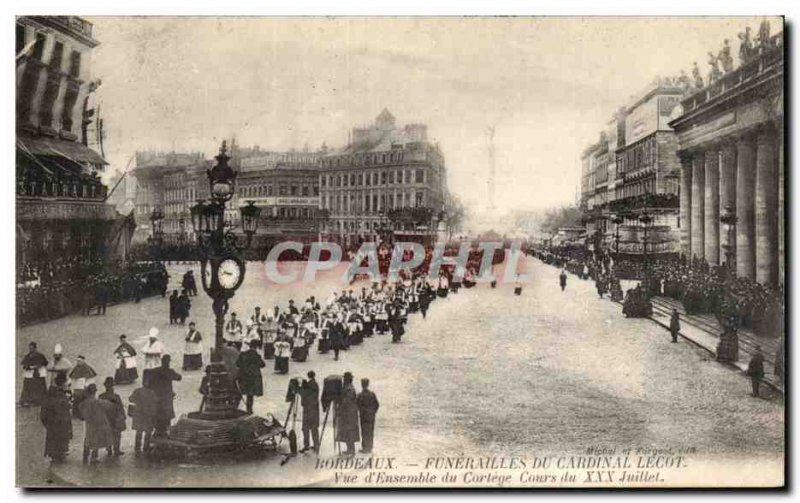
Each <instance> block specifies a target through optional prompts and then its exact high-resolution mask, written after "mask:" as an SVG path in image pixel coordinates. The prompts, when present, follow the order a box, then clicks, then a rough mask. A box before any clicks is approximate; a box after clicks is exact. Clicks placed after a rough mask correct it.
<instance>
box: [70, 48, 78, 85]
mask: <svg viewBox="0 0 800 503" xmlns="http://www.w3.org/2000/svg"><path fill="white" fill-rule="evenodd" d="M69 75H70V77H75V78H76V79H77V78H78V77H80V75H81V53H80V52H78V51H72V54H70V57H69Z"/></svg>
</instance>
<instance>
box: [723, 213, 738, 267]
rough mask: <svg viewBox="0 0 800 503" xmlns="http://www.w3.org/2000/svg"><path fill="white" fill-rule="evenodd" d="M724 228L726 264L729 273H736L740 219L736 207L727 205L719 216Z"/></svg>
mask: <svg viewBox="0 0 800 503" xmlns="http://www.w3.org/2000/svg"><path fill="white" fill-rule="evenodd" d="M719 221H720V222H721V223H722V229H723V231H724V232H725V240H726V242H725V244H724V245H722V247H723V249H724V250H725V265H726V266H727V268H728V271H727V272H728V275H729V276H731V277H732V276H733V275H734V274H736V263H735V262H736V224H737V222H738V221H739V219H738V217H737V216H736V209H735V208H734V207H733V206H726V207H725V210H724V212H723V213H722V215H721V216H720V217H719Z"/></svg>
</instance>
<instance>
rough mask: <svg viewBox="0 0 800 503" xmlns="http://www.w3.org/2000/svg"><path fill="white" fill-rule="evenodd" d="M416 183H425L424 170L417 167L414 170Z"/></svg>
mask: <svg viewBox="0 0 800 503" xmlns="http://www.w3.org/2000/svg"><path fill="white" fill-rule="evenodd" d="M414 182H416V183H425V172H424V171H422V170H421V169H418V170H417V172H416V177H415V179H414Z"/></svg>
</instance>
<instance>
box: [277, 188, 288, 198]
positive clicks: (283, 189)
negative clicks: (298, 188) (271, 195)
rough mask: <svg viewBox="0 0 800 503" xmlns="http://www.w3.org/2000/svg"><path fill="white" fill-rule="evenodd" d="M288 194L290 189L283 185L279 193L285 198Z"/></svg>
mask: <svg viewBox="0 0 800 503" xmlns="http://www.w3.org/2000/svg"><path fill="white" fill-rule="evenodd" d="M287 192H288V188H287V187H286V185H281V186H280V188H279V189H278V193H279V194H280V195H282V196H285V195H286V193H287Z"/></svg>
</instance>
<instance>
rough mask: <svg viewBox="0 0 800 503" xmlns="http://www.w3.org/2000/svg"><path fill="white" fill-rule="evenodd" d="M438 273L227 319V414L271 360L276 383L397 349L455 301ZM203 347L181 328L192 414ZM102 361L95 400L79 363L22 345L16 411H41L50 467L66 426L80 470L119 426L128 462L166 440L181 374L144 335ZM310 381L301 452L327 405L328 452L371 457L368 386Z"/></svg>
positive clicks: (194, 332) (255, 389)
mask: <svg viewBox="0 0 800 503" xmlns="http://www.w3.org/2000/svg"><path fill="white" fill-rule="evenodd" d="M472 265H473V266H474V265H475V264H472ZM443 270H444V272H443V273H442V274H441V275H440V277H439V278H437V279H430V278H428V277H427V276H426V275H425V274H423V273H422V271H420V272H418V273H416V274H412V273H410V272H406V273H404V274H401V277H400V278H399V279H398V280H397V281H395V282H389V281H387V280H386V279H382V280H381V281H377V282H373V283H371V284H370V285H369V286H364V287H362V288H360V289H345V290H341V291H337V292H333V293H332V294H331V296H330V297H329V298H328V299H325V300H324V301H320V300H318V299H316V298H315V297H313V296H312V297H309V298H307V299H305V301H304V302H303V303H302V304H295V302H294V301H293V300H290V301H289V303H288V305H287V306H286V307H285V309H280V308H279V307H278V306H275V307H274V308H273V309H271V310H269V311H267V312H262V310H261V308H260V307H258V306H256V307H255V308H254V309H253V312H252V314H250V315H249V316H245V317H244V320H240V319H239V317H238V316H237V314H236V313H234V312H231V313H230V314H229V315H228V316H227V317H226V320H225V323H224V337H223V342H224V343H223V344H222V347H221V349H220V354H219V360H220V361H221V362H223V363H224V365H225V367H226V370H227V381H226V382H225V383H224V385H225V386H227V389H228V390H229V391H230V393H229V396H230V397H231V400H232V402H231V405H232V406H234V407H236V408H240V407H242V405H243V406H244V410H245V411H246V412H247V413H252V412H253V407H254V402H255V400H256V399H257V397H260V396H263V395H264V386H263V376H262V369H264V368H265V367H266V366H267V362H268V361H269V360H273V362H274V363H273V370H274V372H275V373H276V374H287V373H288V372H289V368H290V365H296V364H301V363H303V362H308V361H309V359H310V354H311V353H312V352H314V351H315V352H316V353H317V354H318V355H320V356H321V355H331V356H332V359H333V360H334V361H338V360H339V359H340V357H341V354H342V352H346V351H349V350H351V349H352V348H353V347H354V346H357V345H359V344H362V343H364V341H365V340H368V339H370V338H373V337H378V336H382V335H391V342H392V343H400V342H401V341H402V338H403V336H404V334H405V325H406V323H407V321H408V318H409V316H410V315H413V314H414V313H419V314H420V315H421V316H422V317H423V318H425V317H426V315H427V312H428V309H429V307H430V305H431V303H432V302H434V301H435V300H436V299H437V298H444V297H447V296H448V295H450V294H455V293H458V290H459V288H461V286H462V285H461V283H460V282H458V281H455V280H453V277H452V273H453V269H452V267H449V268H447V267H445V268H444V269H443ZM193 281H194V278H193V275H192V274H190V273H187V275H186V276H184V278H183V279H182V281H181V285H182V286H183V287H184V288H183V295H185V296H186V297H190V296H191V295H190V293H191V294H196V287H195V286H194V285H193ZM463 286H464V287H466V288H470V287H471V286H474V283H472V284H468V283H467V282H465V284H464V285H463ZM193 288H194V290H193ZM171 305H172V302H171ZM173 314H174V313H173V312H171V313H170V317H172V316H173ZM171 321H174V320H171ZM243 321H244V322H243ZM203 343H204V338H203V335H202V334H201V333H200V331H199V330H198V329H197V326H196V324H195V323H194V322H190V323H189V325H188V330H187V332H186V335H185V337H184V347H183V359H182V371H183V372H184V373H185V372H193V371H200V372H202V371H203V369H204V368H205V376H204V377H203V378H202V381H201V385H200V389H199V391H200V393H201V395H203V397H204V398H203V401H202V403H201V406H200V410H201V412H202V410H203V407H204V404H205V397H206V396H207V395H208V393H209V390H210V386H212V383H211V367H210V366H209V365H208V364H209V363H210V356H211V353H213V351H212V352H207V351H206V350H205V349H204V345H203ZM111 356H112V357H113V358H114V362H115V374H114V376H113V377H112V376H109V377H106V378H105V379H104V380H103V382H102V384H103V387H104V389H105V391H104V392H103V393H100V394H98V390H97V385H96V384H95V378H97V377H98V375H97V373H96V372H95V371H94V369H93V367H92V366H91V364H90V363H89V362H87V361H86V359H85V358H84V357H83V356H80V355H79V356H78V357H77V359H76V362H75V364H74V365H73V364H72V362H70V360H68V359H67V358H66V357H65V356H64V351H63V348H62V347H61V346H60V345H57V346H56V348H55V350H54V352H53V356H52V358H50V359H48V358H47V357H45V356H44V354H42V353H41V352H39V351H38V349H37V346H36V344H35V343H31V345H30V347H29V353H28V354H27V355H26V356H25V357H24V359H23V361H22V367H23V372H24V379H23V390H22V395H21V397H20V404H21V405H23V406H41V411H40V418H41V422H42V424H43V425H44V427H45V429H46V430H47V433H46V442H45V444H46V445H45V455H46V456H47V457H50V458H51V459H52V460H53V461H54V462H61V461H63V460H64V459H65V456H66V454H67V452H68V450H69V441H70V439H71V438H72V419H73V418H75V419H80V420H83V421H84V423H85V436H84V451H83V461H84V462H85V463H94V462H96V461H97V459H98V456H99V451H100V450H102V449H106V450H107V452H108V455H109V456H121V455H123V454H124V452H123V451H122V450H121V449H120V446H121V440H120V438H121V435H122V432H124V431H125V430H126V429H127V427H128V422H127V419H128V418H130V419H131V420H132V422H131V423H130V426H131V428H132V429H133V430H134V431H135V432H136V433H135V439H134V440H135V441H134V449H135V452H136V454H137V455H140V454H147V453H148V452H150V450H151V447H152V445H153V443H154V442H155V440H154V439H159V438H165V437H167V436H168V435H169V428H170V425H171V422H172V420H173V419H174V418H175V410H174V406H173V400H174V389H173V383H174V382H176V381H180V380H181V379H182V374H181V373H179V372H178V371H176V370H175V369H173V368H172V356H171V354H170V352H169V351H168V350H167V348H166V346H165V344H164V343H163V342H162V341H161V340H160V339H159V331H158V329H157V328H155V327H153V328H151V329H150V332H149V333H148V335H147V337H146V340H145V341H144V343H143V345H142V346H141V347H139V348H136V347H134V345H132V344H131V343H129V342H128V341H127V338H126V336H125V335H121V336H120V338H119V344H118V345H117V346H116V348H115V349H114V351H113V354H112V355H111ZM140 363H141V366H142V367H143V371H142V374H141V377H142V379H141V381H142V382H141V384H142V385H141V386H140V387H137V388H136V389H135V390H134V391H133V393H132V394H131V395H130V398H129V404H128V406H127V407H126V406H125V405H124V404H123V403H122V401H121V399H120V397H119V395H118V394H116V393H115V391H114V388H115V386H118V385H126V384H132V383H135V382H136V381H138V380H139V377H140V374H139V366H140ZM314 377H315V374H314V372H313V370H312V371H308V372H307V379H304V382H303V383H297V385H296V386H295V388H294V389H295V391H296V392H297V396H298V397H299V403H300V405H301V407H302V410H303V420H302V429H303V437H304V447H303V452H305V451H308V450H312V449H313V451H314V452H319V448H320V445H319V441H320V440H319V432H318V429H319V415H320V414H319V410H320V409H319V407H320V403H321V404H322V407H323V410H326V409H327V407H326V400H327V402H328V403H330V402H332V403H333V404H334V409H333V410H334V415H335V417H336V437H335V439H336V441H337V445H339V443H341V444H344V445H345V446H346V449H345V450H344V452H343V453H342V455H343V456H352V455H354V454H355V451H354V449H355V444H356V443H357V442H359V441H360V442H361V451H362V452H365V453H369V452H371V450H372V445H373V438H374V424H375V414H376V412H377V410H378V400H377V398H376V396H375V394H374V393H373V392H372V391H371V390H370V389H369V380H368V379H362V380H361V386H362V391H361V392H360V393H356V392H355V389H354V386H353V375H352V373H350V372H344V373H343V374H342V376H341V378H340V379H339V381H340V383H339V384H336V383H328V382H327V378H326V382H325V383H324V386H323V390H322V393H321V394H320V390H319V386H318V385H317V384H316V381H315V380H314ZM328 388H330V389H328ZM312 444H313V445H312Z"/></svg>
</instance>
